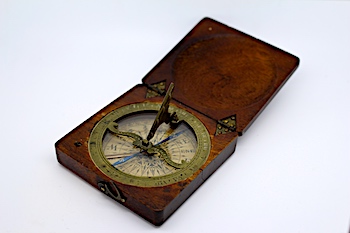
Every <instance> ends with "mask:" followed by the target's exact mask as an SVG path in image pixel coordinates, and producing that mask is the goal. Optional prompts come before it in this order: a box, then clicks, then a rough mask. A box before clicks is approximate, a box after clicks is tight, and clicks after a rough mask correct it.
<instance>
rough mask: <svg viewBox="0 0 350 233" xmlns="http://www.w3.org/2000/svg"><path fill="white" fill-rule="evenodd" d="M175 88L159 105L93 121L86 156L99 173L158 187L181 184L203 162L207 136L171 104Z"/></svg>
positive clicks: (138, 105) (133, 106)
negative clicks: (171, 96)
mask: <svg viewBox="0 0 350 233" xmlns="http://www.w3.org/2000/svg"><path fill="white" fill-rule="evenodd" d="M173 87H174V84H173V83H172V84H171V85H170V88H169V90H168V92H167V95H166V96H165V98H164V101H163V104H162V105H160V104H158V103H147V102H146V103H136V104H130V105H126V106H123V107H121V108H118V109H116V110H114V111H112V112H110V113H109V114H108V115H106V116H105V117H104V118H102V119H101V120H100V121H99V122H98V123H97V125H96V126H95V127H94V129H93V130H92V132H91V136H90V138H89V153H90V156H91V159H92V160H93V161H94V163H95V164H96V166H97V167H98V168H99V169H100V170H101V171H102V172H103V173H105V174H106V175H107V176H109V177H111V178H113V179H114V180H117V181H119V182H121V183H124V184H129V185H137V186H142V187H157V186H165V185H169V184H172V183H176V182H178V181H181V180H185V179H187V178H188V177H190V176H191V175H193V173H194V172H195V171H197V170H198V169H199V168H200V167H201V166H202V165H203V164H204V163H205V161H206V160H207V158H208V155H209V152H210V136H209V133H208V131H207V129H206V128H205V126H204V125H203V124H202V122H201V121H200V120H198V119H197V118H196V117H195V116H194V115H192V114H191V113H189V112H187V111H185V110H183V109H181V108H178V107H175V106H169V101H170V94H171V91H172V89H173ZM162 119H163V120H162Z"/></svg>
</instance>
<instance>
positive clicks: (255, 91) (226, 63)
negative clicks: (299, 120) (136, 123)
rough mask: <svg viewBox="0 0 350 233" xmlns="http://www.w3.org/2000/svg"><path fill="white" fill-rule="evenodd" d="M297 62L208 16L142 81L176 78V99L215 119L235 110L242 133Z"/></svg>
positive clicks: (297, 60) (232, 113)
mask: <svg viewBox="0 0 350 233" xmlns="http://www.w3.org/2000/svg"><path fill="white" fill-rule="evenodd" d="M298 64H299V59H298V58H297V57H295V56H293V55H291V54H289V53H286V52H284V51H282V50H280V49H278V48H276V47H274V46H272V45H269V44H267V43H265V42H262V41H260V40H258V39H256V38H253V37H251V36H248V35H247V34H244V33H242V32H240V31H237V30H235V29H233V28H230V27H228V26H226V25H223V24H221V23H218V22H216V21H214V20H212V19H209V18H205V19H203V20H202V21H201V22H200V23H199V24H198V25H197V26H196V27H195V28H194V29H192V30H191V32H190V33H188V34H187V35H186V36H185V37H184V39H182V40H181V42H180V43H179V44H177V45H176V47H175V48H174V49H173V50H171V51H170V52H169V53H168V54H167V55H166V56H165V57H164V59H163V60H161V61H160V62H159V63H158V64H157V65H156V67H155V68H154V69H153V70H151V71H150V72H149V73H148V74H147V75H146V77H145V78H144V79H143V82H144V83H147V84H152V83H157V82H160V81H162V80H166V82H167V83H169V82H174V83H175V86H176V89H175V90H174V93H173V98H174V99H176V100H178V101H179V102H181V103H183V104H185V105H188V106H191V107H192V108H194V109H196V110H198V111H199V112H201V113H203V114H206V115H207V116H209V117H211V118H213V119H214V120H221V119H223V118H226V117H229V116H232V115H234V114H236V116H237V131H238V132H239V133H240V134H243V133H244V132H245V131H246V130H247V128H248V127H249V126H250V124H251V123H252V122H253V121H254V119H255V118H256V117H257V116H258V115H259V113H260V112H261V111H262V110H263V109H264V107H265V106H266V105H267V104H268V103H269V101H270V100H271V99H272V98H273V96H274V95H275V94H276V93H277V91H278V90H279V89H280V88H281V87H282V86H283V84H284V83H285V82H286V81H287V79H288V78H289V77H290V75H291V74H292V73H293V71H294V70H295V69H296V68H297V66H298Z"/></svg>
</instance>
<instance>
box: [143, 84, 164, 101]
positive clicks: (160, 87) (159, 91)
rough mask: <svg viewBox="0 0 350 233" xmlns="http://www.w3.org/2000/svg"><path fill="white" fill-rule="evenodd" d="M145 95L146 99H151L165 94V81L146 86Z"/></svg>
mask: <svg viewBox="0 0 350 233" xmlns="http://www.w3.org/2000/svg"><path fill="white" fill-rule="evenodd" d="M147 87H148V89H147V93H146V98H152V97H156V96H161V95H163V94H164V93H165V81H162V82H159V83H154V84H151V85H150V84H147Z"/></svg>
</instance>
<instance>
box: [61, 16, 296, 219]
mask: <svg viewBox="0 0 350 233" xmlns="http://www.w3.org/2000/svg"><path fill="white" fill-rule="evenodd" d="M298 63H299V59H298V58H297V57H295V56H293V55H291V54H289V53H286V52H284V51H282V50H280V49H278V48H276V47H273V46H271V45H269V44H266V43H264V42H262V41H260V40H258V39H255V38H253V37H251V36H248V35H246V34H244V33H242V32H240V31H237V30H235V29H232V28H230V27H228V26H226V25H223V24H221V23H218V22H216V21H214V20H212V19H209V18H205V19H203V20H202V21H201V22H199V23H198V24H197V25H196V26H195V27H194V28H193V29H192V30H191V31H190V32H189V33H188V34H187V35H186V36H185V37H184V38H183V39H182V40H181V41H180V43H179V44H177V45H176V46H175V47H174V49H172V50H171V51H170V52H169V54H167V55H166V56H165V58H164V59H163V60H161V61H160V62H159V63H158V64H157V65H156V66H155V68H153V69H152V70H151V71H150V72H149V73H148V74H147V75H146V76H145V77H144V78H143V82H142V84H139V85H136V86H135V87H134V88H132V89H131V90H129V91H128V92H126V93H125V94H124V95H122V96H121V97H119V98H118V99H116V100H115V101H113V102H112V103H110V104H109V105H108V106H106V107H105V108H103V109H102V110H100V111H99V112H98V113H96V114H95V115H93V116H92V117H90V118H89V119H87V120H86V121H85V122H83V123H82V124H81V125H79V126H78V127H77V128H75V129H74V130H73V131H71V132H70V133H68V134H67V135H66V136H64V137H63V138H62V139H60V140H59V141H58V142H57V143H56V145H55V147H56V153H57V159H58V161H59V162H60V163H61V164H62V165H63V166H65V167H67V168H68V169H70V170H71V171H73V172H74V173H75V174H77V175H78V176H80V177H82V178H83V179H84V180H86V181H87V182H89V183H90V184H91V185H92V186H94V187H96V188H98V189H99V190H101V191H104V192H105V193H106V194H107V195H109V196H111V197H112V198H115V195H113V193H111V191H110V190H113V189H114V188H113V187H111V186H108V185H110V184H114V185H115V188H117V190H115V191H117V194H118V195H119V196H121V197H123V198H122V199H118V200H117V201H118V202H120V203H121V204H123V205H124V206H126V207H127V208H129V209H131V210H132V211H134V212H135V213H137V214H139V215H140V216H142V217H143V218H145V219H146V220H148V221H150V222H151V223H153V224H155V225H161V224H162V223H163V222H164V221H165V220H166V219H167V218H168V217H169V216H170V215H171V214H172V213H173V212H174V211H175V210H176V209H177V208H178V207H179V206H180V205H181V204H182V203H183V202H184V201H185V200H186V199H187V198H188V197H189V196H190V195H191V194H192V193H193V192H194V191H195V190H196V189H197V188H198V187H199V186H200V185H201V184H202V183H203V182H204V181H205V180H206V179H207V178H208V177H209V176H210V175H211V174H212V173H213V172H214V171H215V170H216V169H217V168H218V167H219V166H220V165H221V164H222V163H223V162H224V161H225V160H226V159H227V158H228V157H229V156H230V155H231V154H232V153H233V152H234V149H235V146H236V142H237V138H238V136H240V135H242V134H243V133H244V132H245V131H246V130H247V128H248V127H249V126H250V125H251V123H252V122H253V121H254V119H256V117H257V116H258V115H259V113H260V112H261V111H262V110H263V109H264V107H266V105H267V104H268V103H269V101H270V100H271V99H272V98H273V96H274V95H275V94H276V93H277V92H278V90H279V89H280V88H281V87H282V86H283V84H284V83H285V82H286V80H287V79H288V78H289V76H290V75H291V74H292V73H293V72H294V70H295V69H296V68H297V66H298ZM171 82H174V84H175V89H174V92H173V99H172V102H171V103H172V104H174V105H176V106H177V107H179V108H183V109H185V110H187V111H188V112H190V113H192V114H193V115H194V116H196V117H197V118H198V119H199V120H201V121H202V123H203V124H204V125H205V127H206V128H207V130H208V132H209V134H210V138H211V151H210V154H209V157H208V160H207V161H206V162H205V164H204V165H203V166H202V167H201V168H200V169H199V170H198V171H196V172H195V173H194V174H193V175H192V176H191V177H189V178H187V179H185V180H183V181H179V182H176V183H173V184H170V185H164V186H162V187H137V186H132V185H126V184H122V183H120V182H118V181H115V180H111V178H110V177H108V176H106V175H105V174H104V173H102V172H101V171H100V170H99V169H98V168H97V167H96V166H95V164H94V163H93V161H92V160H91V158H90V155H89V151H88V141H89V136H90V133H91V131H92V129H93V127H94V126H95V125H96V123H97V122H98V121H99V120H100V119H101V118H102V117H103V116H105V115H106V114H107V113H109V112H111V111H113V110H114V109H117V108H119V107H122V106H125V105H128V104H133V103H138V102H157V103H161V101H162V98H163V97H162V95H164V90H165V87H166V86H168V85H169V84H170V83H171ZM101 183H104V184H106V185H107V187H110V190H109V192H106V190H105V189H104V188H103V187H102V186H101V185H100V184H101ZM114 185H113V186H114ZM115 199H116V198H115Z"/></svg>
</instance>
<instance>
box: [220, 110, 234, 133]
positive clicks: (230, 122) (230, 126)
mask: <svg viewBox="0 0 350 233" xmlns="http://www.w3.org/2000/svg"><path fill="white" fill-rule="evenodd" d="M235 131H236V115H233V116H230V117H227V118H224V119H222V120H218V123H217V125H216V133H215V135H219V134H226V133H230V132H235Z"/></svg>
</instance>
